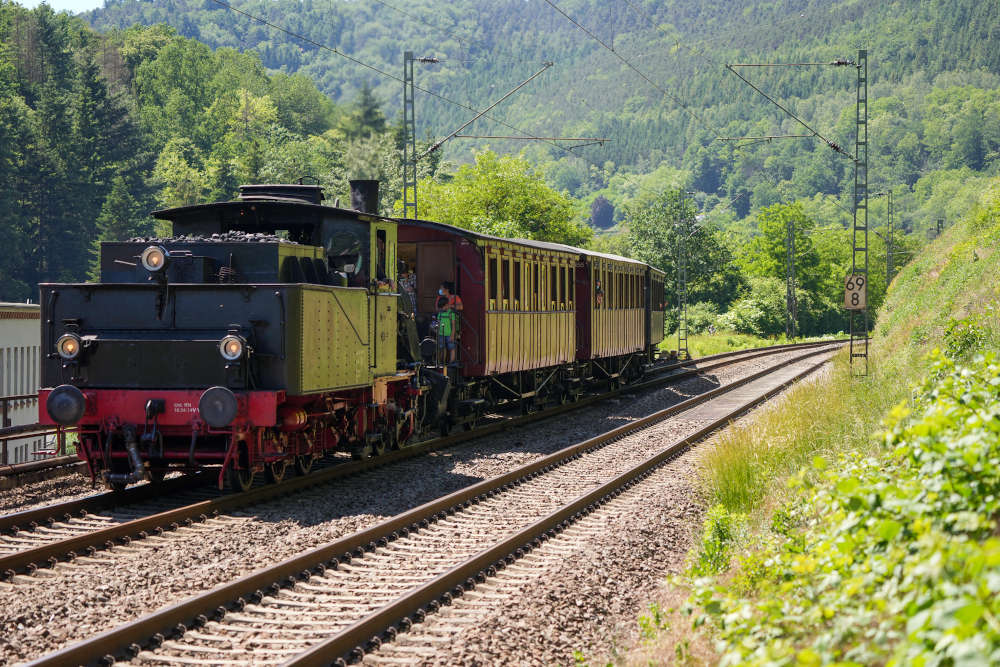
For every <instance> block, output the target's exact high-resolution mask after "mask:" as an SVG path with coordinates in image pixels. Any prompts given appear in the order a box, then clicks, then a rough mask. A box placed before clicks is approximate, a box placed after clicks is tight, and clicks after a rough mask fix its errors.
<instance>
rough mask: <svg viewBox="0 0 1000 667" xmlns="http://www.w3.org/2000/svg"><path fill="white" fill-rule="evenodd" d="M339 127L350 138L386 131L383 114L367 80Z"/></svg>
mask: <svg viewBox="0 0 1000 667" xmlns="http://www.w3.org/2000/svg"><path fill="white" fill-rule="evenodd" d="M341 129H343V131H344V133H345V134H346V135H347V136H348V137H349V138H351V139H356V138H359V137H366V136H369V135H373V134H382V133H384V132H385V131H386V122H385V115H384V114H383V113H382V109H381V107H380V106H379V101H378V98H376V97H375V92H374V91H373V90H372V87H371V86H370V85H369V84H368V82H367V81H366V82H365V83H364V85H363V86H362V87H361V91H360V92H359V93H358V98H357V99H356V100H355V102H354V104H353V105H352V106H351V109H350V111H349V112H348V113H347V115H345V116H344V118H343V120H342V121H341Z"/></svg>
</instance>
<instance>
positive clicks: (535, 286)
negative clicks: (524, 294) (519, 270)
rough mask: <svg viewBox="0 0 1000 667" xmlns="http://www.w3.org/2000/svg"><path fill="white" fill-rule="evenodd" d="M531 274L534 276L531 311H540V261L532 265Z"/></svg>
mask: <svg viewBox="0 0 1000 667" xmlns="http://www.w3.org/2000/svg"><path fill="white" fill-rule="evenodd" d="M531 273H532V274H533V276H534V278H532V281H531V309H532V310H540V308H539V305H540V304H539V303H538V302H539V299H538V261H537V260H536V261H534V262H532V263H531Z"/></svg>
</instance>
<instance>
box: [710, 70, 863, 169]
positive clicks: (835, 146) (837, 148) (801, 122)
mask: <svg viewBox="0 0 1000 667" xmlns="http://www.w3.org/2000/svg"><path fill="white" fill-rule="evenodd" d="M827 64H828V65H829V64H832V63H827ZM837 64H839V61H838V63H837ZM736 67H739V65H734V64H730V63H726V69H728V70H729V71H730V72H732V73H733V74H735V75H736V76H738V77H739V78H740V79H741V80H742V81H743V82H744V83H746V84H747V85H748V86H750V87H751V88H753V89H754V90H755V91H757V93H758V94H759V95H761V97H763V98H764V99H766V100H767V101H768V102H770V103H771V104H773V105H774V106H776V107H778V108H779V109H781V110H782V111H784V112H785V113H786V114H787V115H788V116H789V117H790V118H792V119H793V120H794V121H795V122H797V123H798V124H799V125H801V126H802V127H804V128H806V129H807V130H809V131H810V132H812V136H814V137H817V138H819V139H820V140H821V141H823V142H824V143H825V144H826V145H827V146H829V147H830V148H832V149H833V150H834V151H836V152H838V153H840V154H841V155H845V156H847V157H848V158H850V159H851V160H853V161H855V162H857V157H856V156H854V155H851V154H850V153H848V152H847V151H845V150H844V149H843V148H841V147H840V145H839V144H837V143H836V142H834V141H831V140H830V139H827V138H826V137H824V136H823V135H822V134H820V133H819V131H818V130H816V129H814V128H813V127H811V126H810V125H809V124H808V123H806V122H805V121H804V120H802V119H801V118H799V117H798V116H796V115H795V114H794V113H792V112H791V111H790V110H789V109H788V108H787V107H785V106H783V105H782V104H781V103H780V102H778V101H777V100H776V99H774V98H773V97H771V96H770V95H768V94H767V93H765V92H764V91H763V90H761V89H760V88H758V87H757V86H755V85H754V84H753V83H752V82H750V80H749V79H747V78H746V77H745V76H743V75H742V74H740V73H739V72H737V71H736ZM716 138H718V137H716Z"/></svg>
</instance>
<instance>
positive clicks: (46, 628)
mask: <svg viewBox="0 0 1000 667" xmlns="http://www.w3.org/2000/svg"><path fill="white" fill-rule="evenodd" d="M801 353H802V352H801V350H799V351H791V352H786V353H782V354H780V355H774V356H771V357H763V358H759V359H753V360H749V361H747V362H743V363H740V364H737V365H734V366H729V367H725V368H720V369H718V370H717V371H713V374H712V375H708V376H705V377H696V378H691V379H688V380H685V381H682V382H680V383H678V384H677V385H671V386H668V387H663V388H660V389H657V390H654V391H650V392H647V393H645V394H643V395H637V396H623V397H621V398H618V399H612V400H610V401H606V402H602V403H601V404H599V405H595V406H591V407H589V408H588V409H586V410H585V411H581V412H578V413H572V414H570V415H563V416H560V417H555V418H552V419H548V420H545V421H542V422H538V423H536V424H532V425H528V426H525V427H522V428H519V429H516V430H514V431H510V432H507V433H501V434H497V435H493V436H487V437H483V438H481V439H478V440H476V441H474V442H471V443H468V444H465V445H462V446H459V447H455V448H453V449H449V450H444V451H441V452H436V453H433V454H431V455H428V456H423V457H418V458H415V459H411V460H408V461H402V462H398V463H396V464H392V465H389V466H386V467H384V468H380V469H376V470H374V471H371V472H369V473H366V474H364V475H361V476H358V477H354V478H350V479H347V480H342V481H340V482H338V483H337V484H336V485H327V486H324V487H322V488H317V489H312V490H310V491H307V492H304V493H300V494H296V495H295V496H292V497H288V498H284V499H280V500H276V501H273V502H269V503H267V504H266V505H261V506H257V507H254V508H251V509H249V510H246V511H243V512H234V513H232V514H229V515H226V516H222V517H218V518H215V519H209V520H208V521H207V522H205V523H201V524H194V525H193V526H190V527H182V528H180V529H178V530H176V531H173V532H169V533H166V534H164V535H163V536H162V537H150V538H147V539H145V540H139V541H136V542H133V543H132V544H131V545H129V546H127V547H124V546H120V547H115V548H114V549H112V550H111V551H101V552H98V553H97V554H96V555H95V556H94V557H92V558H79V559H77V561H75V562H74V563H61V564H59V565H57V566H56V567H55V568H52V569H43V570H40V571H39V572H38V573H37V574H35V575H33V576H30V577H28V576H19V577H17V578H15V580H14V583H10V584H7V583H0V662H16V661H21V660H30V659H34V658H37V657H40V656H41V655H43V654H45V653H48V652H51V651H54V650H56V649H58V648H61V647H63V646H66V645H67V644H70V643H72V642H75V641H78V640H81V639H84V638H86V637H88V636H92V635H94V634H96V633H99V632H102V631H104V630H107V629H108V628H111V627H114V626H116V625H118V624H121V623H123V622H126V621H129V620H132V619H135V618H137V617H139V616H141V615H143V614H145V613H148V612H150V611H153V610H155V609H157V608H159V607H162V606H164V605H167V604H171V603H175V602H178V601H180V600H183V599H185V598H187V597H189V596H191V595H193V594H196V593H198V592H201V591H204V590H206V589H209V588H212V587H214V586H216V585H218V584H220V583H225V582H228V581H231V580H233V579H235V578H237V577H239V576H242V575H245V574H247V573H248V572H250V571H252V570H255V569H258V568H260V567H263V566H266V565H270V564H273V563H275V562H278V561H280V560H283V559H285V558H288V557H290V556H292V555H295V554H298V553H300V552H301V551H303V550H306V549H309V548H311V547H315V546H317V545H319V544H322V543H325V542H328V541H331V540H334V539H337V538H339V537H342V536H344V535H347V534H350V533H351V532H354V531H357V530H361V529H363V528H367V527H370V526H371V525H373V524H375V523H377V522H378V521H380V520H383V519H385V518H387V517H389V516H392V515H394V514H397V513H400V512H403V511H405V510H407V509H410V508H412V507H415V506H417V505H419V504H421V503H424V502H427V501H429V500H432V499H434V498H437V497H440V496H442V495H444V494H447V493H450V492H452V491H455V490H457V489H459V488H462V487H465V486H467V485H469V484H472V483H475V482H478V481H481V480H483V479H486V478H489V477H492V476H494V475H497V474H500V473H502V472H506V471H509V470H511V469H513V468H516V467H517V466H520V465H523V464H524V463H527V462H529V461H531V460H534V459H536V458H538V457H540V456H544V455H546V454H549V453H552V452H554V451H557V450H558V449H561V448H563V447H566V446H568V445H571V444H574V443H577V442H580V441H582V440H584V439H587V438H590V437H593V436H596V435H599V434H600V433H603V432H605V431H607V430H609V429H610V428H613V427H614V426H618V425H620V424H622V423H625V422H627V421H634V420H636V419H639V418H641V417H644V416H646V415H647V414H650V413H652V412H655V411H657V410H661V409H663V408H665V407H668V406H670V405H672V404H675V403H677V402H680V401H682V400H684V399H686V398H688V397H690V396H692V395H695V394H698V393H702V392H704V391H707V390H709V389H712V388H714V387H716V386H718V385H719V384H720V383H728V382H731V381H733V380H736V379H738V378H739V377H745V376H746V375H749V374H751V373H754V372H757V371H759V370H762V369H763V368H765V367H767V366H770V365H773V364H774V363H776V362H777V361H778V360H779V359H782V358H789V357H792V356H797V355H799V354H801ZM690 518H691V520H692V521H696V520H697V516H696V513H692V514H691V517H690ZM678 544H680V543H678ZM609 548H611V549H612V551H614V548H613V547H609ZM609 557H610V554H609ZM581 558H582V556H581ZM581 567H583V565H582V561H581ZM584 571H585V569H584Z"/></svg>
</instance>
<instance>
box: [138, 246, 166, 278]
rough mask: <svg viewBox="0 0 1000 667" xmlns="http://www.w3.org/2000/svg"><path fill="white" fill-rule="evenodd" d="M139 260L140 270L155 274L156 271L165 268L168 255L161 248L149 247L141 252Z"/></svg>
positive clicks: (164, 249)
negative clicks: (140, 263)
mask: <svg viewBox="0 0 1000 667" xmlns="http://www.w3.org/2000/svg"><path fill="white" fill-rule="evenodd" d="M139 259H140V261H141V262H142V268H144V269H146V270H147V271H149V272H150V273H156V272H157V271H162V270H163V269H164V268H165V267H166V266H167V262H168V261H169V260H170V253H169V252H167V249H166V248H164V247H163V246H159V245H151V246H149V247H148V248H146V249H145V250H143V251H142V255H141V256H140V258H139Z"/></svg>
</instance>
